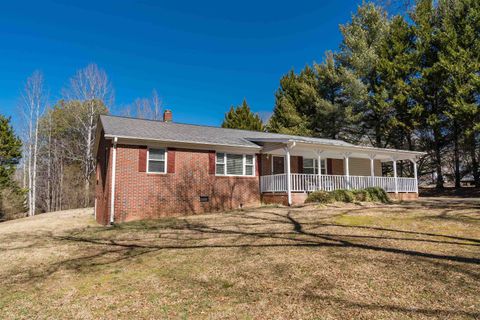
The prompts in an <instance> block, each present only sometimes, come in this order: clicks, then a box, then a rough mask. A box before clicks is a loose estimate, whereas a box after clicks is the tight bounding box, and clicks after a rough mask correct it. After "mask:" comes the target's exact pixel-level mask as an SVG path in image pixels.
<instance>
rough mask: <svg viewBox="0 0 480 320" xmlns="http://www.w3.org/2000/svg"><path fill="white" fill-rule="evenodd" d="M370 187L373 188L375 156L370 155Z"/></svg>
mask: <svg viewBox="0 0 480 320" xmlns="http://www.w3.org/2000/svg"><path fill="white" fill-rule="evenodd" d="M369 158H370V187H375V161H374V160H375V155H374V154H371V155H370V157H369Z"/></svg>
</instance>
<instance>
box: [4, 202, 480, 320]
mask: <svg viewBox="0 0 480 320" xmlns="http://www.w3.org/2000/svg"><path fill="white" fill-rule="evenodd" d="M479 212H480V205H479V203H478V202H475V201H468V200H452V199H434V200H422V201H418V202H409V203H397V204H392V205H368V206H359V205H353V204H352V205H348V206H340V205H330V206H314V205H312V206H305V207H302V208H271V207H268V208H267V207H266V208H259V209H254V210H246V211H236V212H228V213H218V214H209V215H199V216H189V217H180V218H170V219H161V220H155V221H141V222H132V223H125V224H122V225H118V226H116V227H112V228H105V227H99V226H96V225H94V222H93V221H92V217H91V211H88V210H87V211H86V210H76V211H75V210H74V211H69V212H64V213H55V214H46V215H42V216H38V217H35V218H33V219H22V220H17V221H10V222H6V223H2V224H0V261H2V262H3V263H2V264H1V265H0V279H1V280H0V281H1V283H0V284H1V285H0V318H2V319H17V318H25V319H30V318H40V319H43V318H77V319H97V318H110V319H117V318H120V319H131V318H145V319H151V318H195V319H196V318H208V319H223V318H235V319H236V318H239V319H249V318H252V319H253V318H255V319H256V318H277V319H291V318H303V319H346V318H359V319H392V318H395V319H411V318H416V319H417V318H420V319H422V318H424V319H431V318H439V319H446V318H449V319H450V318H451V319H472V318H475V317H478V316H479V310H480V301H479V289H478V288H479V279H480V268H479V266H480V258H479V257H480V228H479V227H480V213H479Z"/></svg>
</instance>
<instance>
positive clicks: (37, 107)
mask: <svg viewBox="0 0 480 320" xmlns="http://www.w3.org/2000/svg"><path fill="white" fill-rule="evenodd" d="M46 101H47V99H46V93H45V89H44V82H43V75H42V73H41V72H39V71H35V72H34V73H33V74H32V75H31V76H30V77H29V78H28V79H27V82H26V84H25V88H24V90H23V93H22V100H21V104H20V110H21V113H22V116H23V118H24V121H25V122H24V124H25V125H26V135H25V140H26V141H24V144H25V146H26V148H25V151H26V152H27V157H26V162H25V164H24V165H25V166H26V170H25V174H26V176H27V180H28V215H29V216H33V215H35V209H36V200H37V158H38V122H39V119H40V115H41V113H42V112H43V110H44V109H45V104H46Z"/></svg>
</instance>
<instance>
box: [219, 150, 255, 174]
mask: <svg viewBox="0 0 480 320" xmlns="http://www.w3.org/2000/svg"><path fill="white" fill-rule="evenodd" d="M215 173H216V174H217V175H223V176H254V175H255V156H253V155H251V154H234V153H225V152H217V154H216V156H215Z"/></svg>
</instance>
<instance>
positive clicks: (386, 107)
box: [224, 0, 480, 188]
mask: <svg viewBox="0 0 480 320" xmlns="http://www.w3.org/2000/svg"><path fill="white" fill-rule="evenodd" d="M340 30H341V33H342V36H343V40H342V42H341V44H340V46H339V48H338V50H336V51H335V52H327V53H326V54H325V58H324V60H323V62H321V63H313V64H312V65H307V66H305V68H304V69H303V70H301V71H300V72H299V73H295V72H294V71H293V70H292V71H290V72H288V73H287V74H286V75H285V76H283V77H282V78H281V79H280V87H279V89H278V90H277V92H276V94H275V106H274V109H273V115H272V116H271V118H270V119H269V121H268V122H267V123H266V126H265V129H266V130H267V131H269V132H278V133H287V134H295V135H306V136H317V137H324V138H331V139H343V140H346V141H349V142H352V143H356V144H363V145H370V146H374V147H380V148H397V149H407V150H421V151H426V152H427V153H428V156H427V157H425V159H422V162H421V166H420V169H421V172H420V173H421V174H424V175H427V174H430V176H433V177H435V181H436V186H437V187H439V188H442V187H443V185H444V181H445V175H447V177H448V178H449V179H448V180H450V181H454V182H455V185H456V186H457V187H459V186H460V180H461V178H462V177H463V176H465V175H467V174H471V175H473V178H474V180H475V184H476V186H477V187H479V186H480V179H479V168H478V163H479V161H480V159H479V153H480V152H479V151H480V150H479V144H480V142H479V131H480V112H479V86H480V59H479V55H480V1H476V0H441V1H431V0H420V1H417V2H416V4H415V6H413V7H412V8H411V9H410V10H408V12H407V13H405V14H401V15H400V14H399V15H394V16H391V15H389V14H388V13H387V11H386V10H385V9H384V8H383V7H381V6H378V5H375V4H373V3H365V4H363V5H362V6H360V7H359V8H358V11H357V12H356V13H355V14H354V15H353V16H352V19H351V21H350V22H348V23H346V24H344V25H341V26H340ZM243 109H245V108H244V107H243ZM233 112H234V110H233V109H231V110H230V112H229V113H228V114H227V116H226V120H225V122H224V124H225V123H230V124H233V123H234V122H235V121H234V120H232V119H231V118H232V113H233ZM244 113H245V111H242V114H244ZM242 118H248V117H247V116H245V115H242ZM250 118H251V117H250ZM242 128H245V124H244V125H243V127H242ZM257 128H259V126H258V125H255V126H254V127H252V129H255V130H258V129H257ZM401 171H403V168H401Z"/></svg>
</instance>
